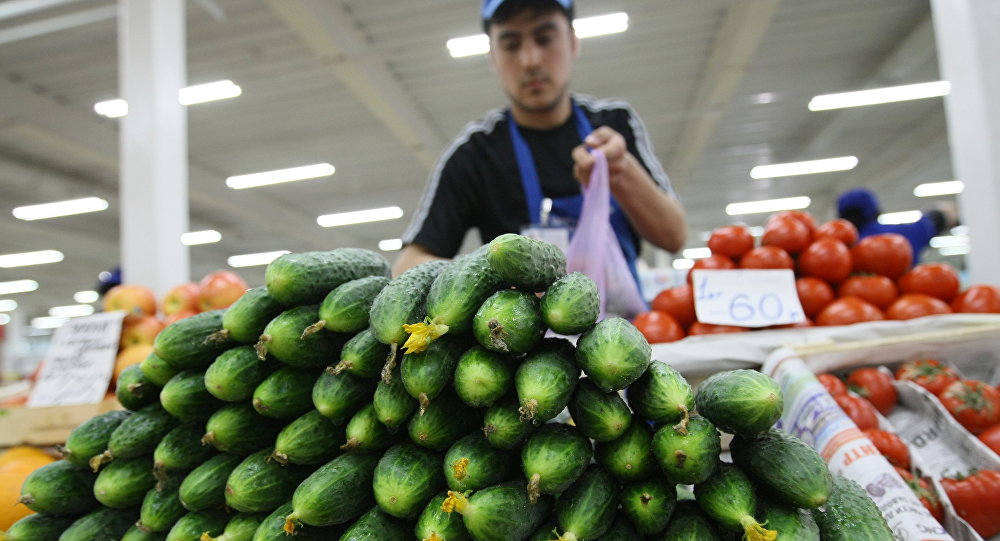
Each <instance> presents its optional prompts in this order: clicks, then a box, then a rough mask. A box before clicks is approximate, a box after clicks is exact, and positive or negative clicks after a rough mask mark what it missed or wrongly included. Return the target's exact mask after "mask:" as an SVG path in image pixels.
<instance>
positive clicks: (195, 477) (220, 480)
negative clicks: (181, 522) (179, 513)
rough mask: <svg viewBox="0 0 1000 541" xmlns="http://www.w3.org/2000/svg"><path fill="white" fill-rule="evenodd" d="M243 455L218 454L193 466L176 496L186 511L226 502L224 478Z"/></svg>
mask: <svg viewBox="0 0 1000 541" xmlns="http://www.w3.org/2000/svg"><path fill="white" fill-rule="evenodd" d="M242 461H243V457H241V456H236V455H227V454H219V455H215V456H214V457H212V458H210V459H208V460H206V461H205V462H204V463H202V465H201V466H198V467H197V468H195V469H194V470H193V471H192V472H191V473H189V474H188V475H187V477H185V478H184V481H183V482H181V488H180V490H179V491H178V496H179V497H180V499H181V505H183V506H184V508H185V509H187V510H188V511H201V510H203V509H211V508H213V507H219V506H220V505H222V504H224V503H226V493H225V490H226V480H227V479H228V478H229V474H230V473H232V471H233V470H234V469H236V466H238V465H239V463H240V462H242Z"/></svg>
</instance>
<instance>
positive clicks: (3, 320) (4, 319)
mask: <svg viewBox="0 0 1000 541" xmlns="http://www.w3.org/2000/svg"><path fill="white" fill-rule="evenodd" d="M8 323H10V316H8V315H7V314H0V325H6V324H8Z"/></svg>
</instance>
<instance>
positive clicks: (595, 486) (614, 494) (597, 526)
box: [556, 465, 618, 539]
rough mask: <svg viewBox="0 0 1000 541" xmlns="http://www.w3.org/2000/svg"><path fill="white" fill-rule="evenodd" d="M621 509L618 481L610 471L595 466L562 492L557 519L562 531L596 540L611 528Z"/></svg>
mask: <svg viewBox="0 0 1000 541" xmlns="http://www.w3.org/2000/svg"><path fill="white" fill-rule="evenodd" d="M617 510H618V483H617V482H616V481H615V480H614V479H613V478H612V477H611V475H610V474H608V472H606V471H604V469H603V468H601V467H600V466H597V465H592V466H590V467H588V468H587V470H586V471H584V472H583V475H581V476H580V478H579V479H578V480H577V481H576V482H575V483H573V485H572V486H571V487H569V488H568V489H566V491H565V492H563V493H562V494H560V495H559V500H558V501H557V502H556V518H557V519H558V521H559V527H560V528H561V529H562V530H563V532H573V534H575V535H576V537H577V539H596V538H598V537H600V536H601V535H603V534H604V532H606V531H607V530H608V528H610V527H611V521H612V520H613V519H614V516H615V512H616V511H617Z"/></svg>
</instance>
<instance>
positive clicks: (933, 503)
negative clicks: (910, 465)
mask: <svg viewBox="0 0 1000 541" xmlns="http://www.w3.org/2000/svg"><path fill="white" fill-rule="evenodd" d="M896 473H898V474H899V476H900V477H902V478H903V480H904V481H906V486H908V487H910V490H912V491H913V494H915V495H916V496H917V498H919V499H920V503H922V504H924V507H926V508H927V511H929V512H930V514H931V516H933V517H934V518H935V519H937V521H938V522H941V521H943V520H944V507H943V506H942V505H941V498H940V497H938V495H937V492H935V491H934V488H933V487H932V486H931V484H930V482H928V481H927V478H924V477H914V476H913V474H912V473H910V471H909V470H904V469H903V468H900V467H899V466H896Z"/></svg>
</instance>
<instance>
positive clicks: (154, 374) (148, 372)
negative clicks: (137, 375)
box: [139, 353, 180, 387]
mask: <svg viewBox="0 0 1000 541" xmlns="http://www.w3.org/2000/svg"><path fill="white" fill-rule="evenodd" d="M139 368H140V369H141V370H142V375H144V376H146V379H147V380H149V381H151V382H152V383H153V385H156V386H157V387H163V386H164V385H166V384H167V382H168V381H170V378H172V377H174V375H176V374H177V373H178V372H180V370H178V369H176V368H174V367H172V366H170V364H169V363H167V361H164V360H163V359H161V358H159V357H157V356H156V353H150V354H149V355H147V356H146V358H145V359H143V360H142V362H141V363H139Z"/></svg>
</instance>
